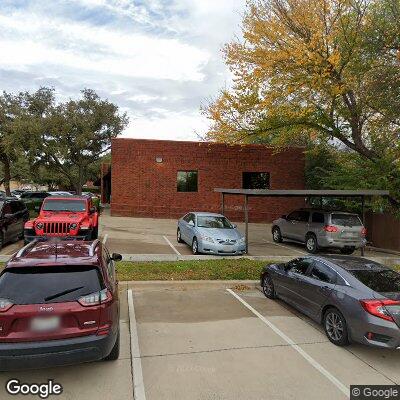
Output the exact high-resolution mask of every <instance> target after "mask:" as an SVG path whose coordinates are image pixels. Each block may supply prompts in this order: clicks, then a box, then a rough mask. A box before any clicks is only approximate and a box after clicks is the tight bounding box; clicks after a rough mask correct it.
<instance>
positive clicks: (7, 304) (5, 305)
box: [0, 299, 14, 312]
mask: <svg viewBox="0 0 400 400" xmlns="http://www.w3.org/2000/svg"><path fill="white" fill-rule="evenodd" d="M13 305H14V304H13V303H12V302H11V301H10V300H8V299H0V312H5V311H7V310H9V309H10V308H11V307H12V306H13Z"/></svg>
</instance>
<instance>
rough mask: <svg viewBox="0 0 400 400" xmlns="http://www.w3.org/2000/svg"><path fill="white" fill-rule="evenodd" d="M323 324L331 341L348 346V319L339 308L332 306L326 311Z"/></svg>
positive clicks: (337, 344)
mask: <svg viewBox="0 0 400 400" xmlns="http://www.w3.org/2000/svg"><path fill="white" fill-rule="evenodd" d="M323 324H324V331H325V334H326V336H327V337H328V339H329V341H330V342H332V343H333V344H335V345H336V346H347V345H348V344H349V343H350V341H349V333H348V329H347V323H346V319H345V318H344V316H343V314H342V313H341V312H340V311H339V310H338V309H337V308H334V307H331V308H328V309H327V310H326V311H325V314H324V318H323Z"/></svg>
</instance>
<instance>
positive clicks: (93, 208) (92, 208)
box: [89, 206, 96, 214]
mask: <svg viewBox="0 0 400 400" xmlns="http://www.w3.org/2000/svg"><path fill="white" fill-rule="evenodd" d="M89 211H90V214H93V213H95V212H96V207H94V206H93V207H90V209H89Z"/></svg>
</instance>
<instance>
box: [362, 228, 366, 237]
mask: <svg viewBox="0 0 400 400" xmlns="http://www.w3.org/2000/svg"><path fill="white" fill-rule="evenodd" d="M361 236H364V237H365V236H367V228H362V229H361Z"/></svg>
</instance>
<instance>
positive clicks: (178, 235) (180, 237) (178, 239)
mask: <svg viewBox="0 0 400 400" xmlns="http://www.w3.org/2000/svg"><path fill="white" fill-rule="evenodd" d="M176 241H177V242H178V243H182V242H183V240H182V236H181V230H180V229H179V228H178V230H177V231H176Z"/></svg>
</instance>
